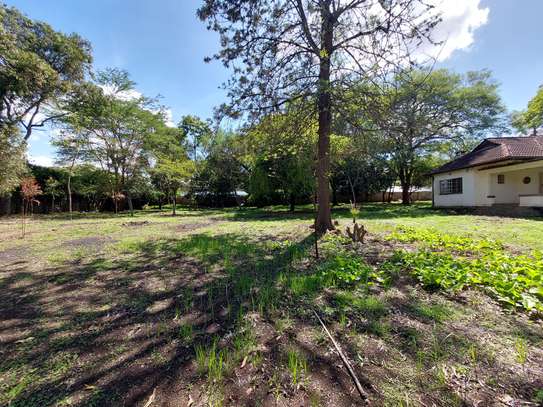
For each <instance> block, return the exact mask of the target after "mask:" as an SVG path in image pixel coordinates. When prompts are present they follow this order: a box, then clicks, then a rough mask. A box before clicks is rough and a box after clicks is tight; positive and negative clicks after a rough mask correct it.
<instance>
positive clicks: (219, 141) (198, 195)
mask: <svg viewBox="0 0 543 407" xmlns="http://www.w3.org/2000/svg"><path fill="white" fill-rule="evenodd" d="M209 137H210V138H208V139H206V149H205V154H206V156H205V159H204V160H199V161H197V162H196V165H195V171H194V176H193V177H192V179H191V184H190V193H191V195H192V196H193V197H194V198H195V199H196V201H197V202H198V203H200V204H203V205H209V206H217V207H220V206H222V207H224V206H233V205H236V204H239V197H238V196H237V191H238V190H245V187H246V179H247V171H246V169H245V167H244V164H243V162H242V161H243V160H242V156H243V151H244V148H243V143H242V139H241V137H240V135H239V134H237V133H233V132H224V131H217V132H216V133H214V134H213V137H211V136H209Z"/></svg>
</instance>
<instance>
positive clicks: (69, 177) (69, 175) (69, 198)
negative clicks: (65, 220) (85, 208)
mask: <svg viewBox="0 0 543 407" xmlns="http://www.w3.org/2000/svg"><path fill="white" fill-rule="evenodd" d="M67 186H68V211H69V212H70V220H72V174H71V172H70V173H68V184H67Z"/></svg>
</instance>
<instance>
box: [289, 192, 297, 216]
mask: <svg viewBox="0 0 543 407" xmlns="http://www.w3.org/2000/svg"><path fill="white" fill-rule="evenodd" d="M295 206H296V195H294V193H292V192H291V193H290V211H291V212H294V209H295Z"/></svg>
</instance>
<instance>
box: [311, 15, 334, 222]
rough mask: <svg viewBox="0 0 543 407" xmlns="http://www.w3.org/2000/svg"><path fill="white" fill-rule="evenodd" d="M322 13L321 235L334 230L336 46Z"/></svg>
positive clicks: (319, 98) (331, 25) (318, 181)
mask: <svg viewBox="0 0 543 407" xmlns="http://www.w3.org/2000/svg"><path fill="white" fill-rule="evenodd" d="M327 11H328V10H326V11H323V16H322V44H321V57H320V68H319V90H318V111H319V131H318V133H319V140H318V146H317V147H318V149H317V150H318V152H317V159H318V161H317V199H318V212H317V220H316V222H315V229H316V231H317V232H318V233H324V232H326V231H327V230H333V229H334V225H333V224H332V212H331V206H330V179H329V177H330V174H329V173H330V133H331V125H332V111H331V108H332V97H331V94H330V56H331V55H330V54H331V53H332V46H333V22H332V21H331V16H330V14H329V13H327Z"/></svg>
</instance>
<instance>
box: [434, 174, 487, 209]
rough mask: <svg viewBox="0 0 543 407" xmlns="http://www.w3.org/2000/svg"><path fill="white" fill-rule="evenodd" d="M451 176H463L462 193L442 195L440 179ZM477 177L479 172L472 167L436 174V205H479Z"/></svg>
mask: <svg viewBox="0 0 543 407" xmlns="http://www.w3.org/2000/svg"><path fill="white" fill-rule="evenodd" d="M450 178H462V193H461V194H449V195H440V194H439V181H442V180H446V179H450ZM476 178H478V174H476V173H475V172H474V171H473V169H472V168H467V169H464V170H458V171H452V172H448V173H445V174H437V175H435V176H434V206H477V203H476V202H477V197H476V195H477V190H476V187H475V186H476ZM478 184H479V183H478ZM487 185H488V183H487Z"/></svg>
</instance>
